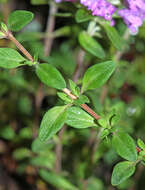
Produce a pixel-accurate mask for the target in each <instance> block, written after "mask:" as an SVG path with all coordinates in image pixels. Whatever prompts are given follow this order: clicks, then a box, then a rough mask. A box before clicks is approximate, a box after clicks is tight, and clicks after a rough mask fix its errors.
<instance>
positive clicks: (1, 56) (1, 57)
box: [0, 48, 26, 69]
mask: <svg viewBox="0 0 145 190" xmlns="http://www.w3.org/2000/svg"><path fill="white" fill-rule="evenodd" d="M24 61H26V59H25V58H24V57H22V56H21V55H20V54H19V53H18V52H17V51H16V50H14V49H11V48H0V67H3V68H7V69H12V68H16V67H18V66H21V65H23V62H24Z"/></svg>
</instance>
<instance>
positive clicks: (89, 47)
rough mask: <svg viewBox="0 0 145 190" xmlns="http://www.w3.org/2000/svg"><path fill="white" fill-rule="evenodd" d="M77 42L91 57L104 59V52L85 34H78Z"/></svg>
mask: <svg viewBox="0 0 145 190" xmlns="http://www.w3.org/2000/svg"><path fill="white" fill-rule="evenodd" d="M79 42H80V44H81V46H82V47H83V48H84V49H85V50H86V51H88V52H89V53H91V54H92V55H94V56H96V57H98V58H100V59H104V58H105V52H104V50H103V48H102V47H101V45H100V44H99V43H98V42H97V41H96V40H94V39H93V37H91V36H90V35H89V34H88V33H87V32H85V31H83V32H81V33H80V34H79Z"/></svg>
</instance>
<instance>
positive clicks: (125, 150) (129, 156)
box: [112, 132, 137, 161]
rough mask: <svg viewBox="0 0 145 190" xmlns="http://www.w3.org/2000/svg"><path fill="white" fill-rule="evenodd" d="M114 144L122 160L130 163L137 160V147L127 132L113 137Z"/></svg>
mask: <svg viewBox="0 0 145 190" xmlns="http://www.w3.org/2000/svg"><path fill="white" fill-rule="evenodd" d="M112 143H113V147H114V148H115V150H116V152H117V153H118V154H119V155H120V156H121V157H122V158H125V159H126V160H129V161H136V160H137V151H136V145H135V143H134V140H133V139H132V137H131V136H130V135H128V134H127V133H125V132H117V133H115V134H114V135H113V139H112Z"/></svg>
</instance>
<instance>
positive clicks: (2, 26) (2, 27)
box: [1, 22, 8, 33]
mask: <svg viewBox="0 0 145 190" xmlns="http://www.w3.org/2000/svg"><path fill="white" fill-rule="evenodd" d="M1 30H2V31H4V32H6V33H7V32H8V27H7V25H6V24H5V23H3V22H1Z"/></svg>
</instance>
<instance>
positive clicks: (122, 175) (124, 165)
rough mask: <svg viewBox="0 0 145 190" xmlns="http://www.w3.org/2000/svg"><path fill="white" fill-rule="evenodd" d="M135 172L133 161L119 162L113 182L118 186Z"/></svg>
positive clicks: (113, 174)
mask: <svg viewBox="0 0 145 190" xmlns="http://www.w3.org/2000/svg"><path fill="white" fill-rule="evenodd" d="M134 172H135V165H134V163H132V162H128V161H124V162H120V163H118V164H117V165H116V166H115V167H114V169H113V173H112V178H111V183H112V185H114V186H116V185H119V184H120V183H122V182H123V181H125V180H126V179H127V178H129V177H130V176H132V175H133V173H134Z"/></svg>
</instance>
